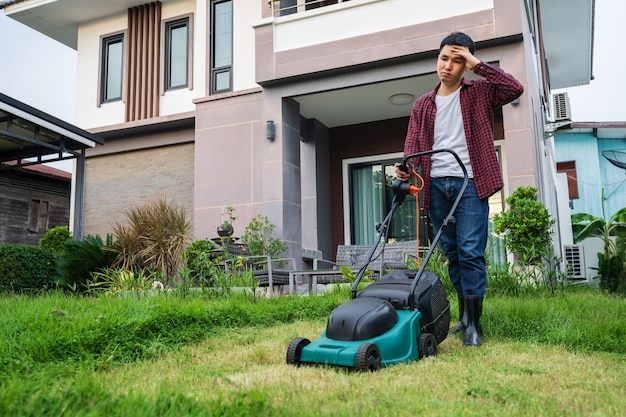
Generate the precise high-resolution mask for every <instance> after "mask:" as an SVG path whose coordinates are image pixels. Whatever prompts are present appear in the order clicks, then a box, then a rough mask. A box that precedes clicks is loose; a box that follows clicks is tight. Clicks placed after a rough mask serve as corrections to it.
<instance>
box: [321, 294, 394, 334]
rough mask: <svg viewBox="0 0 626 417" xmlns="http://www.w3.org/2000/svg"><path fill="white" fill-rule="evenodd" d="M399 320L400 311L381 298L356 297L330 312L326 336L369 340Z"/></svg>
mask: <svg viewBox="0 0 626 417" xmlns="http://www.w3.org/2000/svg"><path fill="white" fill-rule="evenodd" d="M397 322H398V313H397V312H396V309H395V308H394V307H393V305H391V303H389V302H388V301H385V300H382V299H380V298H354V299H352V300H350V301H347V302H345V303H343V304H341V305H339V306H338V307H337V308H335V309H334V310H333V312H332V313H330V317H329V318H328V322H327V323H326V336H327V337H328V338H330V339H334V340H345V341H347V340H350V341H355V340H367V339H371V338H372V337H375V336H379V335H381V334H383V333H385V332H387V331H388V330H389V329H391V328H392V327H393V326H395V324H396V323H397Z"/></svg>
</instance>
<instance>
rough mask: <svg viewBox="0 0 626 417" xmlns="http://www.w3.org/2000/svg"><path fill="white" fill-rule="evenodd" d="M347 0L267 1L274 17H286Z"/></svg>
mask: <svg viewBox="0 0 626 417" xmlns="http://www.w3.org/2000/svg"><path fill="white" fill-rule="evenodd" d="M346 1H349V0H269V1H268V4H269V6H270V7H271V8H272V15H273V16H274V17H279V16H287V15H290V14H294V13H302V12H305V11H308V10H313V9H317V8H319V7H324V6H330V5H333V4H337V3H343V2H346Z"/></svg>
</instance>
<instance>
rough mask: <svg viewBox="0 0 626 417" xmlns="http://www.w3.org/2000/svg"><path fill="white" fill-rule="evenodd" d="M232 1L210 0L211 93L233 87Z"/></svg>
mask: <svg viewBox="0 0 626 417" xmlns="http://www.w3.org/2000/svg"><path fill="white" fill-rule="evenodd" d="M232 67H233V2H232V0H214V1H212V2H211V80H210V85H211V94H215V93H221V92H226V91H231V90H232V88H233V80H232V70H233V68H232Z"/></svg>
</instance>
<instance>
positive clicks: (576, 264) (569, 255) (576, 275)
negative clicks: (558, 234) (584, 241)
mask: <svg viewBox="0 0 626 417" xmlns="http://www.w3.org/2000/svg"><path fill="white" fill-rule="evenodd" d="M563 249H565V268H566V273H567V278H569V279H571V280H580V279H585V278H586V273H585V251H584V248H583V247H582V245H564V246H563Z"/></svg>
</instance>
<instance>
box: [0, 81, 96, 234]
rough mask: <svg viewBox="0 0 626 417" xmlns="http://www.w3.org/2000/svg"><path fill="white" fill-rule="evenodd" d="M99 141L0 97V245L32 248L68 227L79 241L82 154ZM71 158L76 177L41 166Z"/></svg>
mask: <svg viewBox="0 0 626 417" xmlns="http://www.w3.org/2000/svg"><path fill="white" fill-rule="evenodd" d="M102 143H103V141H102V140H101V139H100V138H99V137H97V136H95V135H93V134H91V133H89V132H86V131H84V130H82V129H79V128H77V127H76V126H73V125H71V124H69V123H67V122H64V121H63V120H60V119H57V118H56V117H54V116H51V115H49V114H47V113H44V112H42V111H40V110H38V109H36V108H34V107H31V106H29V105H27V104H25V103H22V102H21V101H18V100H16V99H14V98H12V97H9V96H7V95H4V94H1V93H0V197H1V199H0V245H2V244H7V243H22V244H30V245H37V244H38V243H39V239H41V238H42V237H43V236H44V234H45V233H46V231H48V230H49V229H51V228H53V227H56V226H70V227H71V228H72V229H73V230H74V236H75V237H76V238H78V239H80V238H81V234H80V233H81V231H82V226H81V221H82V218H83V216H82V209H83V205H82V202H83V196H84V181H83V180H84V171H85V169H84V167H85V150H86V149H87V148H92V147H95V146H96V145H97V144H100V145H101V144H102ZM61 160H76V161H77V162H76V164H75V165H76V169H75V175H74V177H72V175H71V174H69V173H67V172H64V171H60V170H58V169H55V168H52V167H50V166H46V165H43V163H45V162H54V161H61Z"/></svg>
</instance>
